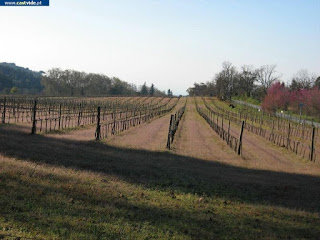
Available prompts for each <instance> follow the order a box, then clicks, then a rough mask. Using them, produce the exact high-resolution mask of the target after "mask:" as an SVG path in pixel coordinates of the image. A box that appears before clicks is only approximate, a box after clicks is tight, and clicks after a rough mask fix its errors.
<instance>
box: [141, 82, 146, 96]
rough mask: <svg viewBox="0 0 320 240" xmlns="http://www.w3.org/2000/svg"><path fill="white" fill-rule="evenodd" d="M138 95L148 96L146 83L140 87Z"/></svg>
mask: <svg viewBox="0 0 320 240" xmlns="http://www.w3.org/2000/svg"><path fill="white" fill-rule="evenodd" d="M140 94H141V95H142V96H146V95H148V87H147V84H146V83H144V84H143V85H142V87H141V90H140Z"/></svg>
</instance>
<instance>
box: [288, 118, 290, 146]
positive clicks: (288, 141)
mask: <svg viewBox="0 0 320 240" xmlns="http://www.w3.org/2000/svg"><path fill="white" fill-rule="evenodd" d="M289 142H290V123H289V128H288V136H287V149H288V148H289Z"/></svg>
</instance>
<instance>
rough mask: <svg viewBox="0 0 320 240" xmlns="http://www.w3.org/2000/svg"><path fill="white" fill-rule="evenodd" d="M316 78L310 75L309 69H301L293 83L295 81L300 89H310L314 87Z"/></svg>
mask: <svg viewBox="0 0 320 240" xmlns="http://www.w3.org/2000/svg"><path fill="white" fill-rule="evenodd" d="M316 78H317V77H316V75H315V74H314V73H310V72H309V71H308V70H307V69H301V70H300V71H298V72H297V73H296V74H295V76H294V77H293V79H292V81H295V82H296V83H297V84H298V85H299V86H300V88H303V89H309V88H311V87H312V86H313V85H314V83H315V81H316Z"/></svg>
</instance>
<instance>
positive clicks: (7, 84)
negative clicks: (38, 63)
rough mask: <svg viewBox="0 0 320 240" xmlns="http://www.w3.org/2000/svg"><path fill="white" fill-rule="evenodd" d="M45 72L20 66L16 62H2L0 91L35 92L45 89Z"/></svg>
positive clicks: (0, 65)
mask: <svg viewBox="0 0 320 240" xmlns="http://www.w3.org/2000/svg"><path fill="white" fill-rule="evenodd" d="M42 74H43V72H35V71H32V70H30V69H28V68H23V67H18V66H16V65H15V64H14V63H5V62H4V63H0V93H1V92H2V93H5V94H10V93H11V94H14V93H23V94H34V93H39V92H41V91H42V90H43V86H42V85H41V77H42Z"/></svg>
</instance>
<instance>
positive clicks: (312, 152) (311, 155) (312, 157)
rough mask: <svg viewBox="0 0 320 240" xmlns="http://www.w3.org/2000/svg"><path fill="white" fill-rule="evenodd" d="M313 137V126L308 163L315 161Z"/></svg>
mask: <svg viewBox="0 0 320 240" xmlns="http://www.w3.org/2000/svg"><path fill="white" fill-rule="evenodd" d="M314 135H315V126H312V138H311V153H310V161H314V162H315V161H316V159H314Z"/></svg>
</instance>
